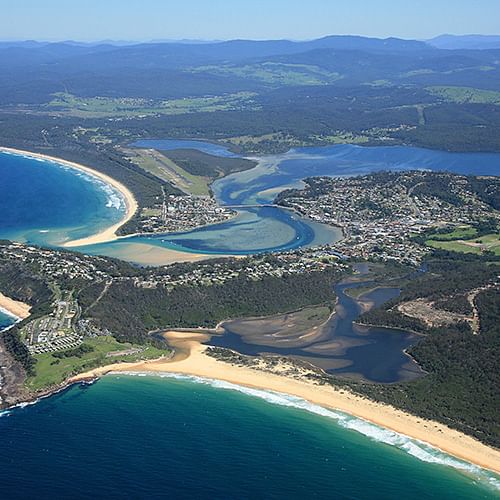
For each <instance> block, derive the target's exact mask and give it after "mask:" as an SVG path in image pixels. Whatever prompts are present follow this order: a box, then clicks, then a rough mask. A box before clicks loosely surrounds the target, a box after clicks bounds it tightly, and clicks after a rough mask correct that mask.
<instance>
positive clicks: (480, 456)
mask: <svg viewBox="0 0 500 500" xmlns="http://www.w3.org/2000/svg"><path fill="white" fill-rule="evenodd" d="M163 336H164V337H165V339H166V340H167V342H168V343H169V345H170V346H171V347H173V348H174V349H175V355H174V356H173V357H172V358H170V359H164V358H163V359H159V360H151V361H144V362H138V363H116V364H110V365H107V366H103V367H100V368H96V369H93V370H90V371H88V372H85V373H81V374H79V375H76V376H74V377H72V378H70V379H69V380H68V384H74V383H79V382H85V381H93V380H96V379H98V378H99V377H101V376H103V375H106V374H108V373H127V372H128V373H150V374H157V373H172V374H182V375H191V376H198V377H205V378H209V379H217V380H223V381H226V382H230V383H234V384H237V385H240V386H245V387H251V388H258V389H264V390H271V391H275V392H280V393H284V394H289V395H293V396H297V397H300V398H303V399H305V400H306V401H309V402H311V403H315V404H318V405H320V406H323V407H326V408H331V409H335V410H339V411H343V412H345V413H348V414H350V415H352V416H354V417H358V418H361V419H363V420H366V421H369V422H372V423H374V424H376V425H379V426H381V427H384V428H387V429H390V430H392V431H395V432H397V433H400V434H403V435H405V436H408V437H410V438H413V439H417V440H419V441H422V442H424V443H427V444H430V445H431V446H433V447H435V448H437V449H439V450H441V451H443V452H445V453H447V454H449V455H452V456H454V457H457V458H459V459H461V460H465V461H467V462H470V463H473V464H475V465H478V466H480V467H482V468H485V469H488V470H490V471H493V472H496V473H500V451H499V450H497V449H495V448H493V447H489V446H487V445H485V444H483V443H481V442H479V441H477V440H476V439H474V438H472V437H470V436H467V435H466V434H463V433H461V432H459V431H456V430H453V429H450V428H449V427H447V426H445V425H443V424H441V423H438V422H435V421H431V420H426V419H423V418H421V417H417V416H414V415H411V414H410V413H406V412H404V411H401V410H398V409H396V408H394V407H392V406H390V405H387V404H382V403H378V402H375V401H372V400H369V399H367V398H363V397H361V396H358V395H356V394H354V393H352V392H350V391H348V390H346V389H344V388H342V389H340V388H335V387H332V386H326V385H318V384H316V383H314V382H312V381H310V380H307V378H306V377H305V373H303V374H302V376H301V374H300V373H299V374H298V376H295V377H294V378H290V377H287V376H285V374H286V372H287V367H286V366H285V365H283V364H278V365H277V366H276V367H275V368H274V369H273V371H272V372H270V371H269V370H264V369H262V370H260V369H255V368H250V367H247V366H238V365H235V364H230V363H229V362H225V361H223V360H219V359H216V358H215V357H213V356H210V355H207V353H206V351H207V349H208V347H207V346H204V345H202V342H204V341H206V340H207V339H208V336H207V335H206V334H203V333H193V332H185V331H184V332H181V331H168V332H166V333H164V334H163ZM305 371H307V370H305Z"/></svg>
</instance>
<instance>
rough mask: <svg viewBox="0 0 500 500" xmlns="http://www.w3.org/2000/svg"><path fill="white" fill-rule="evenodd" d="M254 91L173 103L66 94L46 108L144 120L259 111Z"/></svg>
mask: <svg viewBox="0 0 500 500" xmlns="http://www.w3.org/2000/svg"><path fill="white" fill-rule="evenodd" d="M254 96H255V94H254V93H252V92H238V93H236V94H228V95H220V96H207V97H192V98H183V99H170V100H153V99H142V98H132V97H120V98H116V97H78V96H75V95H73V94H68V93H65V92H58V93H57V94H54V99H53V100H52V101H51V102H50V103H48V104H47V105H46V109H47V110H48V111H58V112H61V113H63V114H65V115H68V116H75V117H79V118H112V117H141V116H149V115H182V114H188V113H212V112H215V111H234V110H241V109H246V110H249V109H250V110H251V109H258V106H257V105H256V104H255V102H254V100H253V97H254Z"/></svg>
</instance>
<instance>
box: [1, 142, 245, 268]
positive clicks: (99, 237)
mask: <svg viewBox="0 0 500 500" xmlns="http://www.w3.org/2000/svg"><path fill="white" fill-rule="evenodd" d="M0 152H5V153H10V154H15V155H20V156H27V157H31V158H36V159H40V160H46V161H50V162H55V163H59V164H61V165H64V166H66V167H69V168H73V169H76V170H80V171H82V172H85V173H86V174H88V175H91V176H93V177H97V178H98V179H100V180H101V181H103V182H105V183H106V184H109V185H111V186H112V187H113V188H114V189H116V190H117V191H119V192H120V194H121V195H122V196H123V198H124V200H125V206H126V213H125V215H124V217H123V218H122V219H121V220H120V221H119V222H117V223H116V224H113V225H112V226H110V227H108V228H106V229H104V230H102V231H100V232H98V233H96V234H92V235H90V236H86V237H84V238H79V239H77V240H71V241H66V242H65V243H63V244H62V245H61V246H62V247H63V248H68V249H72V248H75V247H82V246H87V245H96V244H100V243H110V242H112V241H116V240H118V239H124V238H129V237H131V236H136V235H137V234H140V233H137V234H126V235H119V234H118V231H119V229H120V228H121V227H123V226H125V224H127V222H129V221H130V220H131V219H132V218H133V217H134V216H135V214H136V213H137V210H138V209H139V204H138V202H137V200H136V198H135V197H134V195H133V194H132V192H131V191H130V190H129V189H128V188H127V187H126V186H125V185H124V184H123V183H121V182H119V181H117V180H116V179H114V178H113V177H111V176H109V175H107V174H104V173H102V172H99V171H98V170H95V169H93V168H90V167H87V166H85V165H81V164H80V163H76V162H73V161H68V160H64V159H62V158H57V157H55V156H50V155H46V154H42V153H34V152H31V151H25V150H21V149H16V148H9V147H5V146H0ZM144 234H145V235H147V234H148V233H144ZM134 245H135V246H136V247H137V246H139V245H140V246H141V247H143V248H141V259H142V257H143V256H146V258H145V259H142V263H144V264H146V265H154V266H159V265H170V264H175V263H181V262H197V261H200V260H205V259H210V258H214V255H212V254H203V253H194V252H183V251H181V250H174V249H170V248H164V247H162V248H160V247H154V246H148V245H145V244H142V243H134ZM134 253H135V252H131V253H130V252H127V251H125V253H124V255H123V257H121V256H120V257H119V258H124V259H125V260H129V261H131V262H134V255H133V254H134ZM215 257H217V258H218V257H235V258H237V257H239V255H231V254H217V255H215Z"/></svg>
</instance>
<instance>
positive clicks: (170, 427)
mask: <svg viewBox="0 0 500 500" xmlns="http://www.w3.org/2000/svg"><path fill="white" fill-rule="evenodd" d="M0 435H1V436H2V466H1V467H0V497H1V498H6V499H7V498H20V499H25V498H26V499H28V498H30V499H31V498H34V497H36V498H37V499H53V498H73V499H80V498H81V499H83V498H89V499H90V498H109V499H113V498H124V497H125V498H179V499H180V498H186V499H191V498H198V499H213V498H218V499H219V498H220V499H236V498H237V499H255V498H263V499H282V498H290V499H304V498H335V499H337V498H338V499H384V500H387V499H401V498H404V499H405V500H414V499H415V500H423V499H440V500H444V499H453V500H461V499H463V500H465V499H467V500H470V499H490V498H491V499H493V498H498V496H497V493H498V490H495V484H498V483H497V482H498V477H495V476H494V475H493V474H490V473H487V472H485V471H483V470H481V469H479V468H477V467H474V466H471V465H469V464H465V463H463V462H460V461H459V460H456V459H453V458H451V457H449V456H447V455H444V454H443V453H440V452H438V451H437V450H433V449H431V448H429V447H427V446H426V445H424V444H422V443H418V442H416V441H412V440H410V439H408V438H405V437H404V436H401V435H397V434H395V433H393V432H391V431H388V430H384V429H381V428H379V427H377V426H374V425H372V424H369V423H367V422H365V421H362V420H359V419H356V418H354V417H350V416H348V415H345V414H342V413H340V412H337V411H330V410H326V409H324V408H321V407H319V406H315V405H312V404H310V403H307V402H305V401H304V400H300V399H298V398H294V397H291V396H285V395H280V394H277V393H270V392H266V391H260V390H255V389H246V388H242V387H238V386H235V385H232V384H228V383H225V382H217V381H210V380H206V379H197V378H186V377H181V378H179V379H175V378H171V377H169V378H160V377H153V376H146V377H138V376H136V377H133V376H126V375H119V376H118V375H109V376H106V377H104V378H103V379H101V380H100V381H99V382H97V383H96V384H94V385H92V386H90V387H87V388H85V389H82V388H80V387H73V388H71V389H70V390H68V391H66V392H64V393H62V394H59V395H56V396H54V397H51V398H49V399H45V400H42V401H40V402H39V403H37V404H35V405H32V406H28V407H25V408H18V409H14V410H12V411H10V412H5V413H4V414H3V416H2V417H0Z"/></svg>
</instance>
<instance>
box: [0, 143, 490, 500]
mask: <svg viewBox="0 0 500 500" xmlns="http://www.w3.org/2000/svg"><path fill="white" fill-rule="evenodd" d="M144 146H145V147H146V145H144ZM174 146H175V148H180V147H195V146H196V145H193V144H192V143H191V144H190V145H189V146H188V145H186V144H179V141H175V144H173V143H172V142H168V144H165V142H162V144H161V148H163V149H165V148H168V147H174ZM148 147H151V145H150V146H148ZM199 147H200V148H201V147H203V148H205V149H204V150H205V151H206V152H209V153H216V154H227V153H225V152H224V151H221V150H215V149H211V148H215V146H214V145H209V146H207V145H203V146H199ZM402 168H430V169H442V170H451V171H457V172H461V173H476V174H485V175H487V174H497V175H498V174H500V155H483V154H467V155H454V154H450V153H442V152H435V151H426V150H419V149H415V148H376V149H375V148H363V149H361V148H356V147H353V146H335V147H331V148H312V149H311V148H308V149H301V150H295V151H292V152H290V153H288V154H286V155H282V156H281V157H268V158H264V159H262V160H261V162H260V164H259V166H258V167H256V168H255V169H253V170H251V171H247V172H243V173H240V174H234V175H232V176H229V177H227V178H224V179H221V180H219V181H217V182H216V183H215V184H214V192H215V194H216V196H217V198H218V200H219V201H220V202H221V203H222V204H246V205H248V204H250V205H255V204H257V205H259V204H260V205H263V204H264V205H265V204H267V203H269V201H271V200H272V199H273V198H274V196H275V194H276V193H277V192H278V191H279V190H280V189H282V188H283V187H286V186H297V185H300V179H301V178H303V177H307V176H310V175H353V174H356V173H365V172H368V171H373V170H380V169H402ZM0 176H1V177H0V179H1V182H0V213H1V214H2V217H1V218H0V238H12V239H14V240H18V241H29V242H32V243H38V244H42V245H49V246H57V245H60V244H62V243H63V242H64V241H66V240H68V239H74V238H81V237H84V236H87V235H90V234H93V233H95V232H97V231H98V230H99V229H101V228H104V227H108V226H110V225H111V224H114V223H115V222H116V221H117V220H119V219H120V218H121V217H122V214H123V209H124V207H123V200H122V199H121V198H120V197H119V196H118V194H117V193H116V192H114V191H113V190H110V188H109V187H108V186H106V185H104V184H102V183H101V182H100V181H98V180H97V179H95V178H93V177H91V176H87V175H84V174H81V173H78V172H76V171H74V170H71V169H68V168H63V167H61V166H60V165H57V164H54V163H51V162H41V161H38V160H34V159H32V158H26V157H22V156H13V155H7V154H0ZM335 237H338V233H336V232H335V230H334V229H331V228H325V227H324V226H320V225H314V224H312V223H310V222H308V221H304V220H302V219H301V218H299V217H297V216H294V215H293V214H291V213H290V212H287V211H285V210H281V209H277V208H273V207H266V206H262V207H258V206H257V207H251V208H248V209H244V210H241V212H240V215H239V217H238V218H237V219H235V220H233V221H231V222H229V223H225V224H221V225H218V226H212V227H208V228H204V229H201V230H197V231H190V232H187V233H184V234H177V235H169V236H168V237H167V238H165V237H155V238H145V237H137V238H127V239H124V240H121V241H119V242H115V243H111V244H106V245H96V246H94V247H93V248H88V249H85V250H86V251H89V252H93V253H103V254H108V255H114V256H121V255H123V251H122V249H123V248H126V249H127V255H129V256H130V260H135V261H136V262H141V252H143V251H144V252H145V251H146V249H150V248H160V249H161V248H163V247H165V248H177V249H181V250H185V251H203V252H207V253H217V252H223V253H224V252H230V253H249V252H254V251H265V250H272V249H277V248H280V249H283V248H296V247H298V246H302V245H306V244H314V243H315V242H318V241H320V242H325V243H326V242H328V241H329V238H331V239H334V238H335ZM162 239H163V240H164V241H162ZM148 251H149V250H148ZM2 321H4V322H5V321H11V320H6V319H5V318H3V319H2V315H0V324H1V322H2ZM350 369H353V367H350ZM0 436H2V466H1V467H0V498H33V497H34V496H36V497H37V498H40V499H45V498H69V497H71V498H96V497H97V498H100V497H104V496H106V497H108V498H118V497H120V498H123V496H127V497H130V498H143V497H150V498H160V497H161V498H165V497H170V498H172V497H175V498H284V497H287V498H356V499H363V498H370V499H377V498H380V499H391V498H394V499H399V498H405V499H419V500H420V499H425V498H436V499H446V498H453V499H471V498H478V499H481V498H485V499H489V498H498V484H499V483H498V477H497V476H494V475H492V474H489V473H487V472H485V471H483V470H481V469H479V468H477V467H474V466H471V465H469V464H465V463H463V462H460V461H458V460H456V459H452V458H451V457H448V456H446V455H444V454H442V453H440V452H437V451H435V450H432V449H430V448H428V447H426V446H425V445H423V444H419V443H415V442H414V441H411V440H409V439H407V438H404V437H402V436H398V435H396V434H394V433H392V432H390V431H386V430H382V429H380V428H378V427H375V426H371V425H370V424H367V423H366V422H363V421H360V420H358V419H355V418H352V417H349V416H346V415H342V414H339V413H338V412H330V411H327V410H324V409H322V408H319V407H317V406H313V405H310V404H308V403H306V402H304V401H300V400H297V399H296V398H291V397H286V396H282V395H276V394H270V393H266V392H265V391H255V390H247V389H241V388H237V387H235V386H228V385H227V384H226V385H224V384H223V383H220V382H208V381H200V380H186V379H182V380H172V379H168V380H166V379H160V378H154V377H144V378H138V377H126V376H120V377H117V376H109V377H105V378H104V379H103V380H101V381H99V382H98V383H96V384H94V385H92V386H91V387H89V388H87V389H81V388H79V387H73V388H71V389H70V390H68V391H66V392H64V393H62V394H60V395H57V396H55V397H52V398H49V399H45V400H43V401H41V402H39V403H37V404H36V405H33V406H27V407H25V408H17V409H14V410H11V411H7V412H4V413H3V414H1V417H0ZM495 485H497V486H495ZM495 488H497V489H495Z"/></svg>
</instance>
